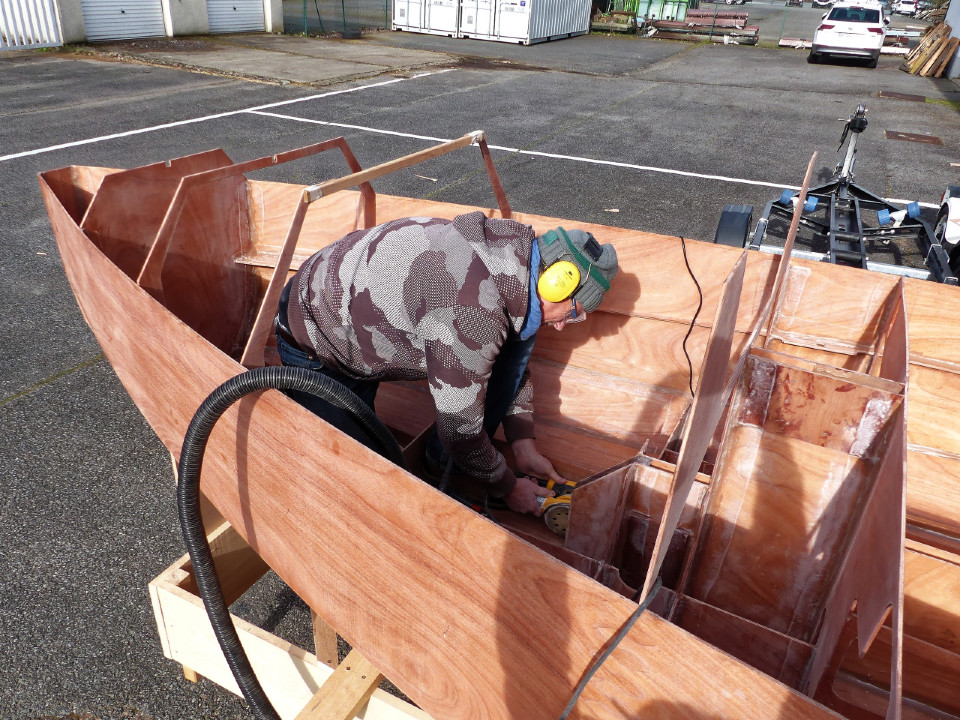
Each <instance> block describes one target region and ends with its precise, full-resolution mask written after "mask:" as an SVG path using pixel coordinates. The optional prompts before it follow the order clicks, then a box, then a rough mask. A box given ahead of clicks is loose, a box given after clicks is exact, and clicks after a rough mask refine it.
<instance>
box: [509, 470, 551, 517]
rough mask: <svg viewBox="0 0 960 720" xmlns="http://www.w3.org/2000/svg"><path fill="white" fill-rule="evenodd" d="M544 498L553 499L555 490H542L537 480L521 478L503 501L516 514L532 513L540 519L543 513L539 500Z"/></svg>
mask: <svg viewBox="0 0 960 720" xmlns="http://www.w3.org/2000/svg"><path fill="white" fill-rule="evenodd" d="M542 497H553V490H547V489H546V488H542V487H540V486H539V485H537V482H536V480H531V479H530V478H528V477H523V476H521V477H518V478H517V484H516V485H514V486H513V490H511V491H510V493H509V494H508V495H505V496H504V498H503V499H504V501H506V503H507V507H508V508H510V509H511V510H513V511H514V512H519V513H531V514H533V515H536V516H537V517H540V515H542V514H543V511H542V510H541V509H540V504H539V503H538V502H537V498H542Z"/></svg>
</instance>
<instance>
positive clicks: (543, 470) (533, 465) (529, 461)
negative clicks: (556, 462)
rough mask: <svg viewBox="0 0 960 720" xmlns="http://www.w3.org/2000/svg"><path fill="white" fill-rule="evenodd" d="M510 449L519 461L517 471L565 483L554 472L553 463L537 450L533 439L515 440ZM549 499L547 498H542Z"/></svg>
mask: <svg viewBox="0 0 960 720" xmlns="http://www.w3.org/2000/svg"><path fill="white" fill-rule="evenodd" d="M510 447H511V449H512V450H513V456H514V458H515V459H516V461H517V470H519V471H520V472H521V473H523V474H525V475H533V476H534V477H538V478H542V479H544V480H555V481H556V482H560V483H562V482H565V480H564V479H563V478H562V477H560V474H559V473H558V472H557V471H556V470H554V468H553V463H551V462H550V461H549V460H547V459H546V458H545V457H544V456H543V455H541V454H540V452H539V451H538V450H537V446H536V443H534V441H533V438H523V439H521V440H514V441H513V442H512V443H510ZM542 497H547V496H545V495H544V496H542Z"/></svg>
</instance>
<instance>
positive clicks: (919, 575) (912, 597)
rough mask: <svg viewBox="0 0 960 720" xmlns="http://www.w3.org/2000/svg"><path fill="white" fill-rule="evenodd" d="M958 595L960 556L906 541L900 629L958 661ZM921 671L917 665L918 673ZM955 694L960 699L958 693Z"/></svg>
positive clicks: (959, 619) (959, 595)
mask: <svg viewBox="0 0 960 720" xmlns="http://www.w3.org/2000/svg"><path fill="white" fill-rule="evenodd" d="M958 598H960V556H958V555H952V554H948V553H943V552H942V551H937V550H936V548H931V547H927V546H924V545H922V544H920V543H910V542H908V543H907V547H906V548H905V551H904V584H903V631H904V633H905V634H906V635H909V636H910V637H913V638H916V639H918V640H922V641H923V642H925V643H928V644H930V645H933V646H936V647H939V648H943V649H944V650H946V651H948V652H951V653H953V654H955V655H957V656H958V662H960V615H958V614H957V599H958ZM922 670H923V668H922V667H920V668H917V671H918V672H921V671H922ZM957 682H958V683H960V677H958V679H957ZM957 697H958V702H960V695H958V696H957Z"/></svg>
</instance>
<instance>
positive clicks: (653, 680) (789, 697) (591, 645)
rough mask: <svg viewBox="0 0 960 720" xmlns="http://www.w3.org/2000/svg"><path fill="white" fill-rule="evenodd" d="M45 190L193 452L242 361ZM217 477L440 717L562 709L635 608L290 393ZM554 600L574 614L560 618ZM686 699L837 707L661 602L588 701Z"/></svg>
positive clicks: (167, 416) (83, 272)
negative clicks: (692, 630)
mask: <svg viewBox="0 0 960 720" xmlns="http://www.w3.org/2000/svg"><path fill="white" fill-rule="evenodd" d="M44 190H45V195H46V199H47V202H48V207H49V209H50V211H51V220H52V222H53V224H54V228H55V231H56V233H57V238H58V244H59V245H60V248H61V254H62V256H63V258H64V266H65V268H66V270H67V275H68V278H69V279H70V282H71V284H72V285H73V286H74V288H75V290H76V292H77V295H78V300H79V302H80V303H81V307H82V308H83V310H84V313H85V315H86V317H87V319H88V322H89V323H90V325H91V328H92V329H93V331H94V333H95V334H96V335H97V337H98V339H99V340H100V342H101V344H102V345H103V347H104V350H105V352H106V354H107V356H108V357H109V359H110V361H111V363H112V364H113V366H114V368H115V369H116V371H117V373H118V375H119V376H120V378H121V380H122V381H123V383H124V385H125V386H126V387H127V389H128V392H130V394H131V396H132V397H133V399H134V401H135V402H136V403H137V404H138V406H139V407H140V408H141V410H142V412H143V413H144V415H145V417H146V418H147V420H148V421H149V422H150V424H151V425H152V426H153V427H154V429H155V430H156V431H157V433H158V435H160V437H161V439H162V440H163V441H164V442H165V443H166V444H167V445H168V447H170V448H171V449H172V450H174V451H175V452H177V453H178V452H179V442H180V439H181V438H182V435H183V432H184V430H185V426H186V424H187V421H188V420H189V418H190V417H191V416H192V413H193V411H194V409H195V408H196V407H197V405H198V404H199V403H200V401H201V400H202V399H203V398H204V397H205V396H206V395H207V394H208V393H209V392H210V391H211V390H212V389H213V388H214V387H215V386H217V385H219V384H220V383H221V382H222V381H224V380H225V379H227V378H229V377H231V376H233V375H235V374H236V373H238V372H239V371H240V370H241V368H240V366H239V365H238V364H237V363H235V362H234V361H232V360H230V359H229V358H227V357H226V356H225V355H223V354H222V353H219V352H217V351H216V350H215V349H214V348H213V347H212V346H211V345H210V344H209V343H208V342H206V341H205V340H203V339H202V338H200V337H199V336H198V335H197V334H196V333H195V332H193V331H192V330H190V329H189V328H188V327H187V326H185V325H184V324H183V323H181V322H180V321H179V320H177V319H176V318H174V317H172V316H171V315H170V314H169V313H168V312H167V311H166V310H165V309H164V308H163V307H162V306H160V305H159V304H158V303H156V301H154V300H153V299H152V298H151V297H150V296H149V295H147V294H146V293H145V292H144V291H143V290H142V289H140V288H138V287H136V286H135V285H134V284H133V283H132V281H130V279H129V278H127V277H126V276H125V275H123V274H122V273H120V272H119V271H118V270H117V269H116V268H115V267H113V266H112V265H111V264H110V262H109V261H108V260H107V258H105V257H104V256H103V255H102V254H101V253H100V252H99V251H98V250H96V248H94V247H93V246H92V245H91V244H90V243H89V241H87V240H86V238H85V237H84V236H83V234H82V233H81V232H80V231H79V228H77V227H76V225H75V224H74V223H72V222H71V220H70V218H69V216H68V215H67V214H66V213H65V212H64V211H63V209H62V208H61V207H60V206H59V204H58V203H57V202H56V199H55V198H54V197H53V196H52V193H49V189H48V188H45V189H44ZM129 315H134V316H136V317H138V318H139V319H140V323H139V326H141V327H143V328H144V330H143V335H142V336H138V335H137V334H136V332H134V333H133V334H132V335H130V336H127V335H118V334H117V325H116V318H117V317H125V316H129ZM147 328H149V331H148V330H147ZM184 367H188V368H191V372H189V373H182V372H179V371H180V370H181V369H182V368H184ZM385 488H389V491H388V492H387V491H385ZM201 489H202V490H203V491H204V492H205V493H206V494H207V495H208V497H210V498H211V500H212V501H213V502H214V504H215V505H216V506H217V507H218V508H219V509H220V510H221V512H223V514H224V516H225V517H226V518H227V519H228V520H229V521H230V522H231V524H232V525H233V526H234V527H235V528H236V529H237V530H238V531H239V532H240V533H241V535H243V536H244V538H245V539H246V541H247V542H248V543H249V544H250V545H251V547H253V548H254V550H256V551H257V553H258V554H259V555H261V557H263V558H264V560H266V561H267V562H268V563H269V564H270V565H271V567H273V568H274V569H275V570H276V572H277V573H278V574H279V575H280V577H282V578H283V579H284V580H285V581H286V582H287V583H288V584H289V585H290V586H291V587H292V588H293V589H294V591H295V592H297V593H298V594H299V595H300V596H301V597H303V598H304V599H305V600H306V601H307V602H308V604H309V605H310V606H311V607H312V608H313V609H315V610H316V611H317V612H318V613H319V614H320V615H321V616H322V617H323V618H324V619H325V620H326V621H327V622H328V623H330V624H331V625H332V626H334V627H335V628H336V629H337V630H338V631H340V633H341V634H342V635H343V636H344V638H345V639H346V640H347V641H348V642H350V643H351V645H352V646H353V647H355V648H357V649H358V650H359V651H360V652H362V653H363V654H364V656H366V657H367V658H368V659H369V660H370V661H371V662H373V663H374V664H375V665H376V666H377V667H378V668H379V669H380V670H381V671H382V672H384V674H385V675H386V676H387V677H390V678H391V679H392V680H393V681H394V683H395V684H396V685H397V686H398V687H399V688H400V689H401V690H403V691H404V692H405V693H406V694H407V695H408V696H409V697H411V698H412V699H413V700H414V701H415V702H417V703H418V704H419V705H420V706H421V707H422V708H424V710H426V711H427V712H429V713H430V714H431V715H433V716H434V717H442V718H445V720H446V719H448V718H449V719H450V720H456V718H468V717H469V718H502V717H523V718H525V719H530V720H538V719H540V718H553V717H556V715H558V714H559V712H560V710H561V709H562V707H563V705H564V704H565V702H566V699H567V698H568V697H569V695H570V692H571V691H572V689H573V687H574V685H575V684H576V682H577V681H578V680H579V679H580V677H581V676H582V674H583V672H584V670H585V669H586V667H587V666H588V664H589V663H590V662H591V660H592V659H593V658H594V657H595V656H596V653H597V652H598V651H599V650H600V649H601V648H602V647H603V645H604V644H605V643H606V642H607V640H608V639H609V638H610V636H611V635H612V634H613V633H614V632H615V631H616V630H617V628H618V627H619V626H620V624H621V623H622V622H623V621H624V620H625V619H626V618H627V617H628V616H629V615H630V613H631V612H632V610H633V608H634V605H633V604H632V603H630V602H629V601H628V600H626V599H625V598H622V597H620V596H619V595H617V594H616V593H614V592H612V591H610V590H607V589H606V588H604V587H602V586H600V585H599V584H598V583H596V582H594V581H592V580H590V579H589V578H586V577H584V576H583V575H581V574H580V573H578V572H576V571H574V570H572V569H571V568H568V567H567V566H565V565H563V564H562V563H560V562H559V561H557V560H555V559H553V558H551V557H549V556H547V555H545V554H544V553H542V552H541V551H539V550H537V549H535V548H533V547H531V546H529V545H527V544H526V543H524V542H522V541H521V540H519V539H517V538H515V537H513V536H511V535H509V534H508V533H506V532H504V531H503V530H501V529H499V528H497V527H496V526H494V525H492V524H491V523H489V522H488V521H486V520H484V519H483V518H481V517H479V516H477V515H475V514H474V513H472V512H471V511H470V510H468V509H466V508H464V507H463V506H461V505H459V504H458V503H456V502H454V501H452V500H450V499H449V498H447V497H445V496H443V495H441V494H440V493H438V492H436V491H435V490H433V489H432V488H430V487H429V486H427V485H426V484H424V483H422V482H421V481H419V480H417V479H416V478H414V477H412V476H410V475H409V474H407V473H405V472H404V471H402V470H400V469H399V468H396V467H395V466H392V465H390V464H389V463H387V462H386V461H384V460H382V459H381V458H379V457H378V456H374V455H372V454H371V453H369V452H367V451H365V450H363V449H362V448H361V447H360V446H359V445H358V444H356V443H355V442H354V441H352V440H351V439H349V438H348V437H346V436H344V435H342V434H341V433H339V432H337V431H335V430H332V429H331V428H330V427H329V426H327V425H326V424H325V423H323V422H322V421H321V420H319V418H316V417H315V416H313V415H311V414H310V413H308V412H307V411H305V410H303V409H302V408H301V407H300V406H298V405H297V404H296V403H293V402H292V401H290V400H289V399H288V398H286V397H285V396H283V395H281V394H280V393H276V392H272V391H271V392H267V393H264V394H263V395H262V396H260V397H258V398H248V399H246V400H244V401H243V402H241V403H240V404H239V405H238V406H235V407H234V409H232V410H231V411H230V412H228V413H227V414H226V415H225V416H224V417H223V419H222V420H221V421H220V423H219V424H218V426H217V428H216V429H215V430H214V432H213V435H212V437H211V441H210V445H209V448H208V454H207V457H206V459H205V463H204V468H203V473H202V479H201ZM544 613H546V614H547V615H548V616H550V617H564V618H565V621H564V622H563V623H553V622H548V623H545V622H543V618H544ZM411 658H413V659H416V662H411ZM678 667H688V668H689V667H692V668H697V672H695V673H677V671H676V670H677V668H678ZM731 688H736V689H737V691H736V692H735V693H733V692H730V690H731ZM677 698H683V703H685V704H689V712H686V713H684V714H685V715H686V716H687V717H693V718H696V717H702V718H711V720H713V719H714V718H718V717H728V718H758V719H759V718H768V717H771V716H775V717H778V718H780V720H792V719H793V718H797V719H798V720H799V719H800V718H803V719H804V720H809V719H810V718H818V717H831V714H830V713H828V712H827V711H825V710H823V709H822V708H821V707H819V706H818V705H816V704H815V703H812V702H811V701H810V700H809V699H807V698H804V697H803V696H801V695H799V694H797V693H795V692H793V691H791V690H789V689H788V688H786V687H785V686H783V685H780V684H779V683H777V682H776V681H773V680H771V679H770V678H768V677H767V676H765V675H763V674H761V673H759V672H758V671H756V670H753V669H751V668H748V667H747V666H745V665H743V664H741V663H739V662H737V661H735V660H732V659H731V658H729V657H728V656H726V655H725V654H723V653H721V652H719V651H717V650H715V649H713V648H711V647H710V646H708V645H706V644H705V643H703V642H701V641H699V640H697V639H696V638H694V637H692V636H690V635H688V634H687V633H685V632H684V631H683V630H681V629H679V628H677V627H675V626H673V625H670V624H669V623H667V622H665V621H662V620H660V619H658V618H656V617H654V616H652V615H650V614H644V615H643V616H642V617H641V619H640V622H639V623H638V624H637V625H636V626H635V628H634V630H633V631H632V632H631V633H629V634H628V635H627V637H626V639H625V640H624V641H623V643H622V644H621V645H620V647H619V648H618V650H617V652H615V653H613V655H612V656H611V657H610V658H609V659H608V660H607V662H606V663H605V664H604V666H603V668H602V669H601V671H600V673H598V675H597V676H596V677H595V678H594V679H593V681H592V682H591V683H590V684H589V685H588V686H587V689H586V692H585V693H584V695H583V697H582V698H581V700H580V704H579V706H578V713H579V716H581V717H596V718H632V717H635V716H638V715H642V716H644V717H675V716H676V712H677V705H678V700H677Z"/></svg>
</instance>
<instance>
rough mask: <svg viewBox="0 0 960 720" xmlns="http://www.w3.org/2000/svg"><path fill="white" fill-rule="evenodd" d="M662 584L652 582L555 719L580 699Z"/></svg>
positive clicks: (660, 581) (660, 582)
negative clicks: (588, 684) (647, 592)
mask: <svg viewBox="0 0 960 720" xmlns="http://www.w3.org/2000/svg"><path fill="white" fill-rule="evenodd" d="M662 585H663V581H662V579H661V578H659V577H658V578H657V581H656V582H655V583H654V584H653V587H652V588H650V593H649V594H648V595H647V596H646V597H645V598H644V599H643V602H642V603H640V604H639V605H637V609H636V610H634V611H633V613H632V614H631V615H630V617H629V618H627V621H626V622H625V623H624V624H623V627H621V628H620V631H619V632H618V633H617V634H616V636H615V637H614V638H613V640H612V641H611V642H610V645H608V646H607V649H606V650H604V651H603V652H602V653H601V654H600V657H598V658H597V660H596V662H594V663H593V665H592V666H590V669H589V670H587V672H586V673H585V674H584V676H583V678H582V679H581V680H580V682H579V684H578V685H577V688H576V689H575V690H574V691H573V697H571V698H570V702H568V703H567V706H566V707H565V708H564V709H563V712H562V713H561V714H560V717H559V718H557V720H566V717H567V716H568V715H569V714H570V711H571V710H573V706H574V705H576V704H577V700H579V699H580V693H582V692H583V690H584V688H586V687H587V683H588V682H590V679H591V678H592V677H593V676H594V675H595V674H596V673H597V670H599V669H600V666H601V665H603V663H604V661H605V660H606V659H607V658H608V657H610V655H611V653H613V651H614V650H615V649H616V647H617V645H619V644H620V641H621V640H623V639H624V638H625V637H626V636H627V633H628V632H630V629H631V628H632V627H633V626H634V624H635V623H636V622H637V620H638V619H639V618H640V616H641V615H642V614H643V611H644V610H646V609H647V608H648V607H649V606H650V603H651V602H653V598H654V597H655V596H656V594H657V592H658V591H659V590H660V587H661V586H662Z"/></svg>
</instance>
